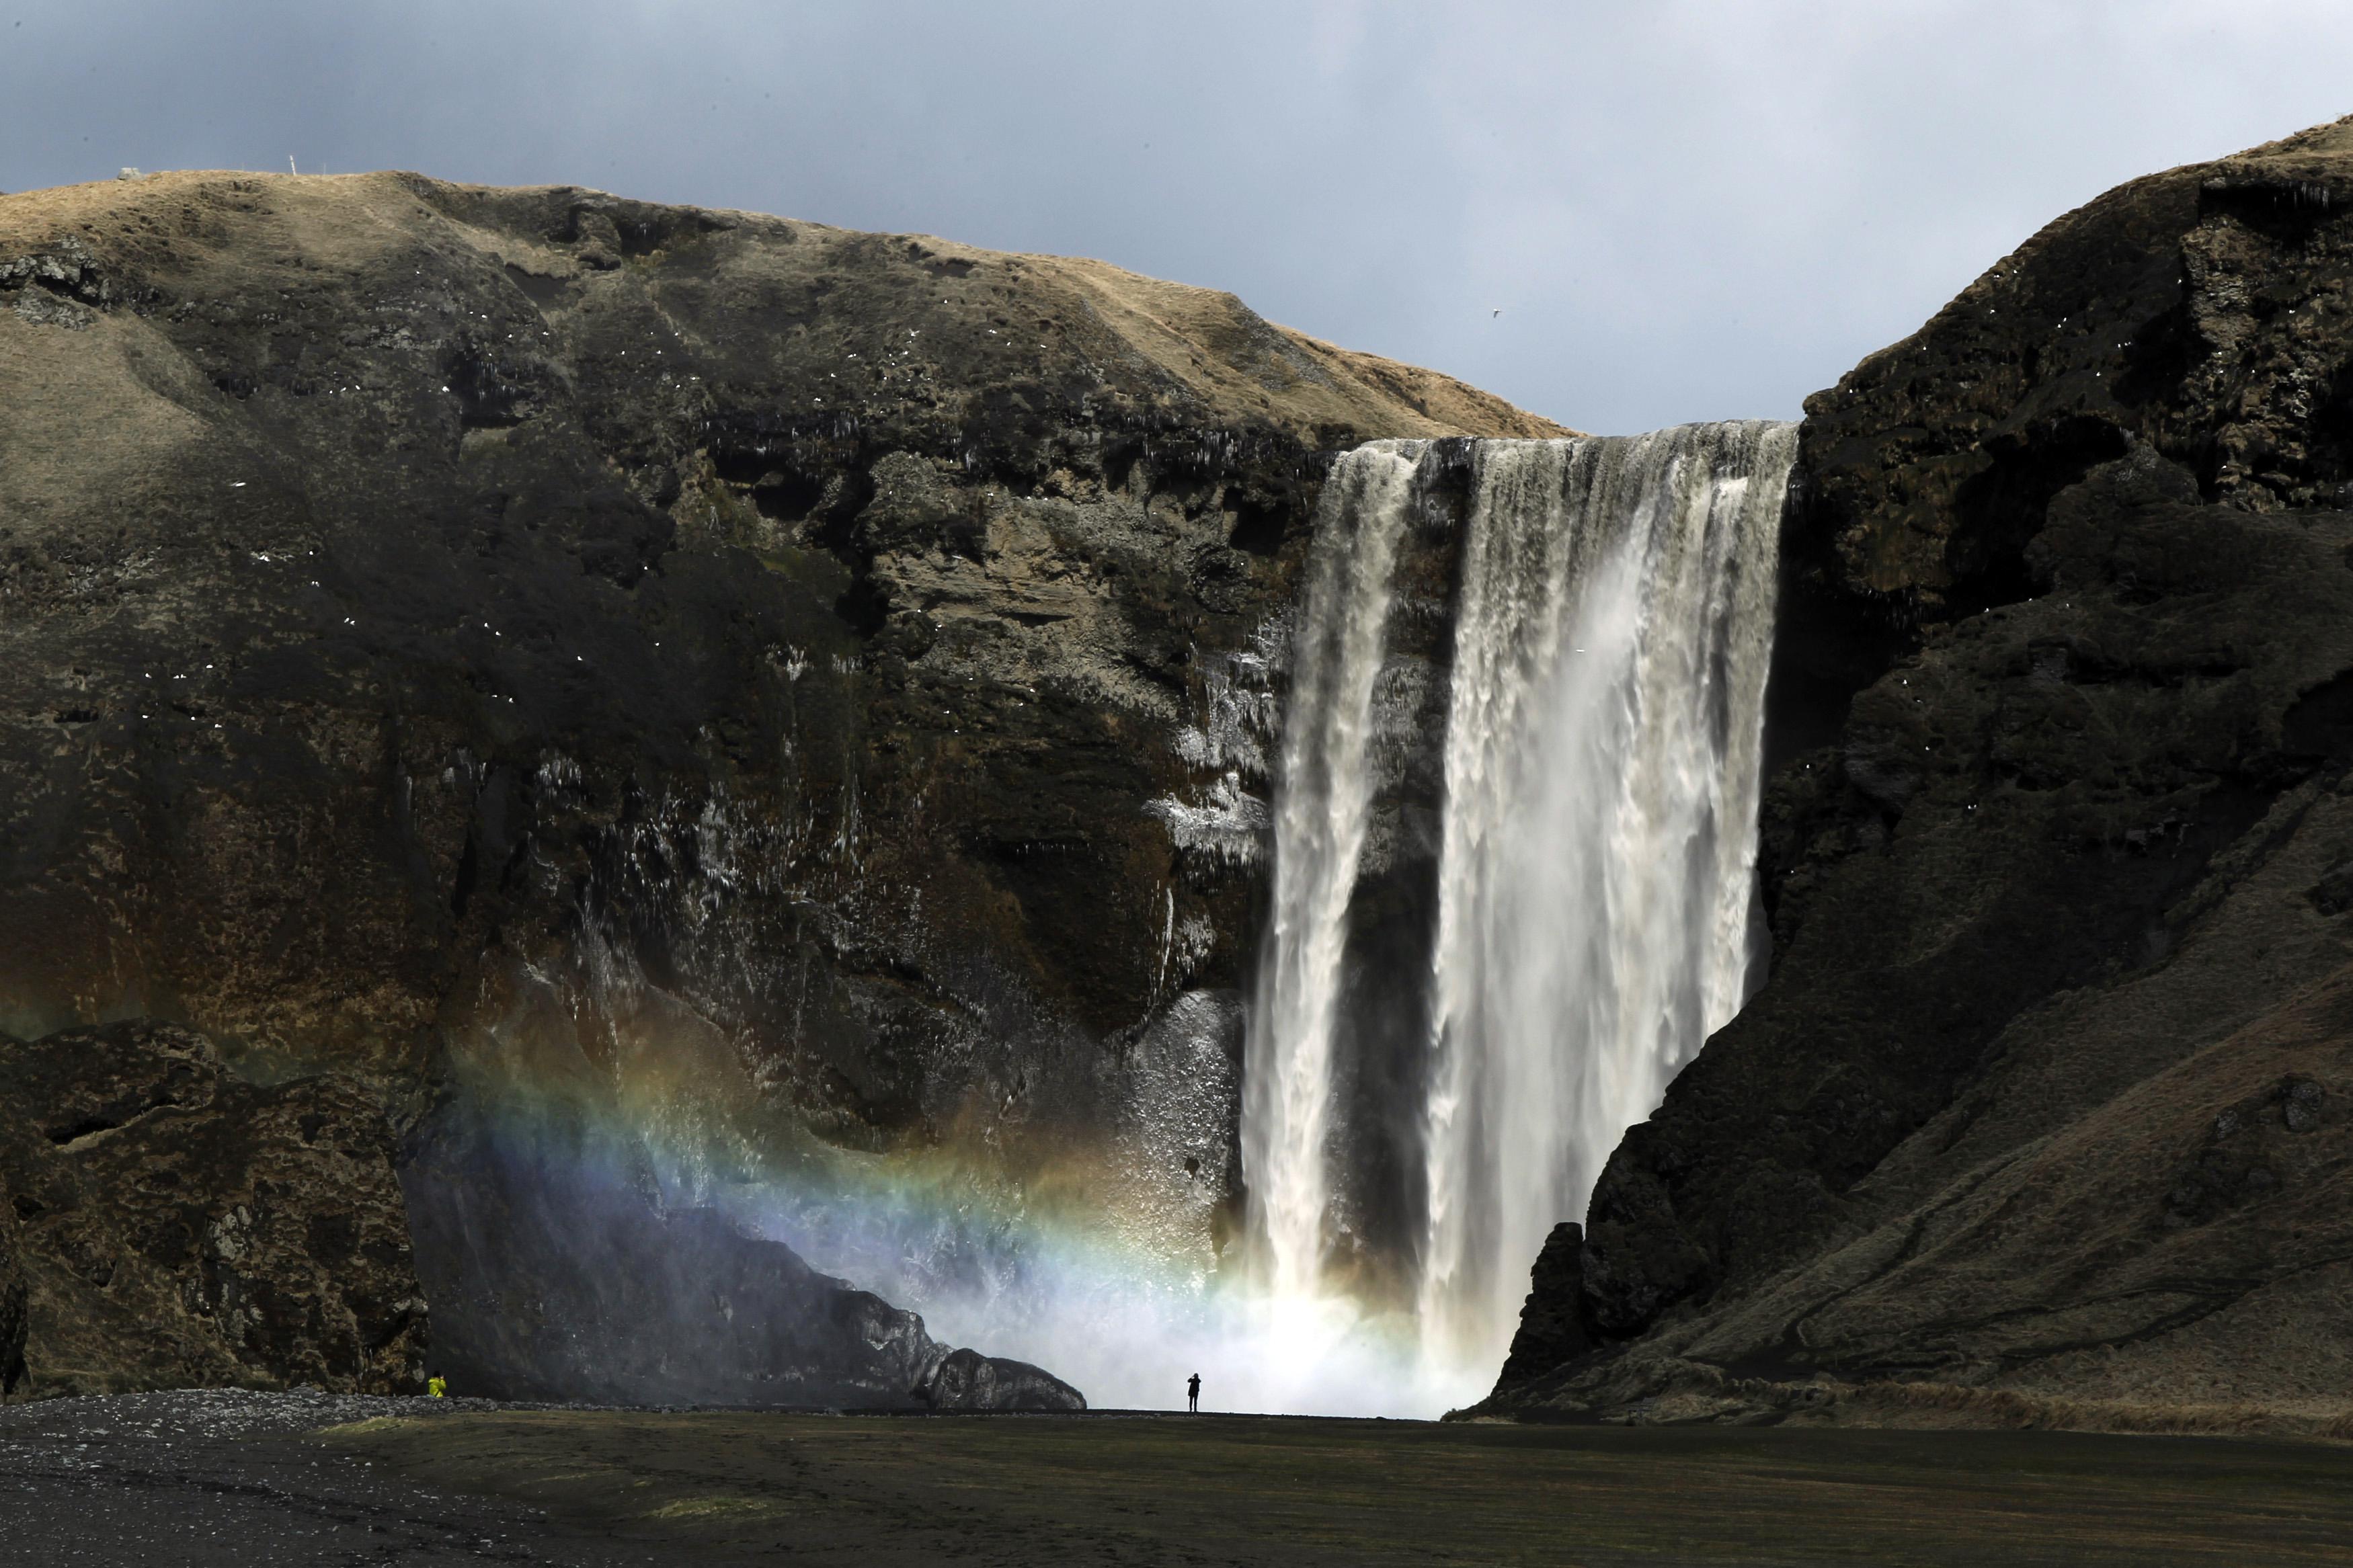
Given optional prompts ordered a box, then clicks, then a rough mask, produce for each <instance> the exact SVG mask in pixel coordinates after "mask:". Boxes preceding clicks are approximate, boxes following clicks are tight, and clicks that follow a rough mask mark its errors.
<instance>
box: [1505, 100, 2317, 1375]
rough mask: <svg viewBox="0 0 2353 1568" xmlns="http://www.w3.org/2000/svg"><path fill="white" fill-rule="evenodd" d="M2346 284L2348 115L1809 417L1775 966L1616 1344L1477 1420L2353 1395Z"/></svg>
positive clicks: (1768, 868)
mask: <svg viewBox="0 0 2353 1568" xmlns="http://www.w3.org/2000/svg"><path fill="white" fill-rule="evenodd" d="M2348 280H2353V122H2340V123H2339V124H2337V125H2333V126H2327V127H2323V128H2321V129H2320V130H2318V131H2315V132H2306V134H2304V135H2302V136H2298V137H2295V138H2291V139H2289V140H2288V141H2286V142H2279V143H2276V144H2274V145H2272V146H2269V147H2265V148H2261V149H2257V150H2256V151H2254V152H2253V153H2247V154H2244V155H2242V156H2240V157H2237V158H2232V159H2226V160H2223V161H2222V162H2221V163H2214V164H2208V165H2200V166H2195V167H2190V168H2186V169H2179V170H2175V171H2172V172H2169V173H2168V174H2159V175H2155V176H2152V177H2150V178H2148V179H2146V180H2141V181H2137V182H2135V183H2133V184H2128V185H2126V186H2123V187H2121V188H2119V189H2118V190H2116V191H2115V192H2112V193H2110V194H2109V195H2105V196H2103V197H2102V198H2100V199H2099V200H2098V201H2095V202H2094V203H2092V204H2091V205H2088V206H2086V207H2084V208H2083V209H2082V210H2081V211H2078V212H2076V213H2073V214H2070V215H2068V216H2066V217H2064V218H2062V219H2060V220H2059V221H2058V222H2057V223H2054V224H2053V225H2052V226H2050V227H2049V228H2047V229H2046V230H2044V231H2043V232H2042V234H2040V235H2038V236H2036V237H2034V238H2033V239H2032V240H2031V241H2030V242H2029V243H2028V244H2027V245H2026V246H2024V247H2022V248H2021V250H2020V251H2019V252H2018V253H2017V254H2016V255H2014V256H2012V257H2010V258H2007V259H2005V260H2004V261H2003V262H2001V263H2000V265H1999V266H1997V267H1995V268H1993V269H1992V270H1990V271H1989V272H1988V273H1987V274H1986V275H1985V276H1984V277H1983V278H1981V279H1978V282H1977V283H1975V284H1974V285H1972V286H1971V287H1970V289H1968V290H1967V291H1966V292H1965V293H1963V294H1962V295H1961V296H1960V298H1958V299H1957V300H1955V301H1954V302H1953V303H1952V304H1951V305H1950V306H1948V307H1947V309H1946V310H1943V311H1942V312H1940V313H1939V314H1938V315H1937V316H1936V318H1935V320H1933V321H1930V322H1929V323H1928V324H1927V325H1926V327H1924V328H1922V329H1921V331H1919V332H1918V333H1916V334H1915V335H1914V336H1913V337H1911V338H1908V339H1906V340H1905V341H1904V342H1900V343H1898V344H1895V345H1894V346H1893V347H1891V348H1889V349H1887V350H1885V351H1883V352H1882V353H1878V354H1875V355H1873V357H1872V358H1871V359H1869V360H1867V361H1865V362H1864V363H1862V365H1860V366H1858V367H1857V368H1856V370H1855V371H1854V372H1853V373H1852V374H1850V375H1849V376H1847V377H1846V378H1845V379H1844V380H1842V381H1841V383H1840V384H1839V385H1838V386H1837V387H1835V388H1833V389H1831V391H1829V392H1825V393H1822V394H1820V395H1817V396H1816V397H1814V398H1813V399H1811V400H1810V402H1809V404H1808V417H1807V421H1806V425H1805V427H1804V437H1803V439H1804V447H1803V458H1802V461H1801V473H1800V499H1799V502H1798V503H1797V505H1796V506H1795V507H1794V509H1793V511H1792V514H1791V518H1790V525H1789V528H1788V590H1787V592H1786V594H1785V602H1784V610H1783V627H1784V631H1783V637H1782V654H1783V658H1782V664H1781V667H1780V668H1779V669H1778V670H1777V674H1776V681H1777V707H1776V710H1775V714H1774V719H1773V722H1774V723H1775V725H1776V728H1777V731H1778V735H1779V738H1780V742H1781V745H1780V754H1781V756H1782V758H1783V763H1782V765H1781V767H1780V770H1779V772H1778V776H1777V779H1776V782H1775V784H1774V785H1773V789H1772V794H1771V796H1770V799H1769V801H1768V804H1767V810H1766V821H1765V828H1764V858H1765V867H1764V879H1765V880H1764V893H1765V900H1766V905H1767V910H1768V913H1769V916H1770V921H1771V925H1772V931H1773V937H1774V958H1773V963H1774V968H1773V973H1772V977H1771V980H1770V982H1769V983H1768V984H1767V986H1766V987H1765V989H1764V990H1763V991H1762V992H1761V993H1760V994H1758V995H1757V998H1756V999H1755V1000H1754V1001H1753V1002H1752V1003H1751V1004H1750V1005H1749V1006H1748V1008H1747V1010H1746V1012H1744V1013H1743V1014H1742V1016H1740V1017H1739V1018H1738V1019H1737V1020H1736V1021H1735V1022H1734V1023H1733V1024H1732V1025H1731V1026H1728V1027H1727V1028H1725V1030H1724V1031H1722V1032H1721V1033H1720V1034H1719V1035H1718V1036H1717V1037H1715V1039H1714V1040H1712V1041H1711V1042H1710V1043H1709V1045H1708V1047H1707V1048H1706V1050H1705V1051H1704V1054H1703V1055H1702V1056H1701V1057H1700V1058H1698V1059H1697V1061H1695V1062H1694V1064H1693V1066H1692V1067H1691V1068H1689V1069H1687V1070H1686V1071H1685V1072H1684V1073H1683V1076H1682V1077H1681V1078H1680V1079H1678V1080H1677V1081H1676V1083H1675V1084H1674V1086H1673V1088H1672V1090H1671V1091H1670V1092H1669V1094H1668V1096H1667V1100H1666V1103H1665V1104H1664V1106H1663V1107H1662V1109H1661V1110H1660V1111H1659V1112H1658V1114H1657V1115H1656V1116H1654V1117H1653V1118H1652V1119H1651V1121H1649V1122H1648V1123H1646V1124H1644V1125H1642V1126H1641V1127H1637V1128H1635V1129H1634V1130H1633V1131H1631V1132H1630V1133H1629V1135H1628V1136H1627V1138H1626V1140H1625V1142H1624V1143H1623V1144H1622V1146H1621V1147H1620V1149H1619V1150H1618V1152H1617V1153H1616V1154H1615V1156H1614V1157H1613V1159H1612V1160H1611V1162H1610V1164H1609V1170H1608V1172H1607V1173H1606V1174H1605V1176H1604V1178H1603V1180H1602V1183H1601V1184H1600V1187H1599V1191H1598V1192H1597V1193H1596V1194H1595V1197H1594V1201H1593V1205H1592V1207H1591V1210H1590V1213H1589V1215H1588V1244H1587V1248H1586V1252H1585V1255H1584V1267H1583V1269H1582V1276H1581V1279H1580V1280H1579V1281H1578V1283H1577V1297H1576V1301H1575V1310H1576V1312H1577V1317H1578V1319H1579V1321H1580V1322H1581V1323H1582V1325H1583V1326H1584V1327H1585V1328H1586V1329H1587V1330H1588V1331H1590V1332H1592V1333H1593V1334H1595V1335H1596V1336H1597V1337H1598V1338H1599V1340H1601V1341H1602V1342H1605V1346H1606V1348H1604V1349H1602V1350H1600V1351H1599V1352H1594V1353H1590V1354H1588V1355H1587V1356H1585V1357H1583V1358H1581V1359H1578V1360H1576V1361H1572V1362H1569V1363H1567V1364H1566V1365H1563V1366H1559V1367H1556V1369H1553V1370H1551V1371H1549V1372H1547V1373H1545V1374H1544V1375H1542V1376H1539V1377H1533V1378H1530V1377H1526V1376H1523V1377H1520V1378H1517V1379H1514V1380H1507V1381H1508V1382H1509V1383H1511V1384H1512V1385H1511V1386H1506V1387H1504V1388H1503V1389H1500V1390H1499V1391H1498V1394H1497V1396H1496V1398H1495V1400H1493V1402H1491V1405H1490V1406H1489V1407H1490V1408H1494V1409H1514V1408H1516V1409H1542V1410H1546V1411H1547V1412H1549V1413H1551V1414H1555V1415H1559V1414H1569V1413H1577V1412H1586V1413H1597V1414H1598V1413H1611V1412H1617V1413H1624V1412H1628V1411H1632V1412H1636V1413H1641V1412H1644V1411H1652V1412H1657V1413H1678V1414H1682V1415H1708V1416H1715V1417H1718V1418H1723V1417H1728V1416H1736V1415H1742V1414H1744V1413H1746V1414H1757V1413H1760V1412H1767V1411H1786V1410H1790V1409H1797V1408H1800V1407H1802V1406H1804V1405H1805V1403H1806V1400H1807V1399H1809V1398H1815V1397H1817V1395H1815V1394H1808V1395H1804V1396H1803V1397H1800V1394H1799V1393H1792V1392H1790V1391H1792V1390H1798V1391H1800V1393H1801V1392H1802V1389H1803V1387H1804V1386H1805V1385H1806V1384H1808V1383H1809V1380H1811V1379H1814V1378H1816V1377H1827V1378H1830V1379H1832V1380H1846V1381H1854V1382H1867V1381H1871V1380H1883V1379H1898V1380H1922V1379H1926V1380H1933V1381H1936V1382H1941V1383H1945V1384H1961V1385H1968V1386H1976V1387H1979V1388H1989V1389H2001V1390H2014V1391H2019V1392H2021V1394H2052V1393H2067V1394H2078V1395H2084V1396H2087V1397H2093V1398H2116V1399H2130V1400H2140V1401H2157V1402H2163V1401H2166V1400H2169V1399H2170V1400H2182V1399H2192V1400H2204V1401H2208V1402H2224V1403H2227V1402H2229V1401H2232V1400H2239V1401H2252V1402H2255V1403H2268V1404H2272V1405H2295V1404H2298V1403H2300V1402H2310V1401H2314V1400H2325V1399H2328V1398H2340V1399H2341V1397H2342V1390H2343V1389H2344V1388H2345V1387H2346V1386H2347V1385H2348V1374H2353V1345H2348V1342H2347V1341H2346V1340H2345V1338H2344V1336H2343V1334H2342V1331H2341V1328H2340V1327H2339V1326H2338V1325H2339V1324H2341V1321H2342V1314H2341V1310H2339V1308H2338V1307H2337V1305H2335V1303H2336V1302H2337V1300H2338V1299H2339V1296H2340V1295H2341V1293H2342V1292H2343V1291H2344V1290H2345V1289H2348V1288H2353V1272H2348V1270H2353V1221H2348V1217H2347V1216H2348V1215H2353V1208H2348V1203H2347V1200H2348V1197H2353V1186H2348V1171H2353V1131H2348V1130H2347V1129H2348V1125H2353V1124H2348V1123H2346V1122H2345V1121H2342V1120H2341V1119H2340V1117H2339V1116H2338V1113H2337V1110H2336V1109H2334V1108H2337V1107H2338V1106H2340V1105H2341V1104H2342V1103H2343V1102H2344V1100H2345V1097H2346V1096H2347V1095H2348V1094H2353V1014H2348V1013H2347V1012H2346V1011H2345V1000H2344V999H2345V995H2346V990H2347V987H2348V984H2353V971H2348V969H2347V962H2348V956H2353V926H2348V924H2347V923H2346V922H2347V917H2348V910H2353V904H2348V900H2346V899H2345V898H2344V897H2343V896H2342V893H2341V889H2340V888H2339V884H2340V882H2342V881H2343V880H2344V874H2343V873H2342V872H2341V871H2340V870H2339V867H2340V866H2341V865H2342V863H2343V862H2344V861H2345V859H2346V857H2347V855H2348V850H2353V793H2348V791H2353V783H2349V782H2348V772H2347V766H2348V762H2353V695H2348V694H2353V553H2348V552H2353V512H2348V511H2347V510H2340V509H2341V508H2342V507H2344V506H2345V505H2346V503H2347V501H2348V490H2347V487H2348V484H2353V447H2348V444H2347V442H2346V440H2345V437H2344V430H2345V427H2346V420H2347V416H2348V403H2347V398H2348V395H2353V314H2348V310H2347V309H2346V300H2345V290H2346V289H2347V286H2348ZM1823 742H1827V743H1823ZM1727 1390H1731V1392H1726V1391H1727ZM1776 1390H1778V1391H1780V1392H1778V1393H1777V1392H1775V1391H1776ZM1678 1401H1680V1403H1677V1402H1678Z"/></svg>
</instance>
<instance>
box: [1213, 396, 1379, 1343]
mask: <svg viewBox="0 0 2353 1568" xmlns="http://www.w3.org/2000/svg"><path fill="white" fill-rule="evenodd" d="M1422 445H1423V444H1422V443H1420V442H1391V441H1380V442H1375V443H1374V444H1373V445H1371V446H1369V447H1360V448H1358V449H1357V450H1356V451H1354V452H1351V453H1349V454H1348V455H1346V456H1345V457H1344V458H1341V459H1340V461H1339V463H1338V464H1337V465H1336V466H1335V468H1334V469H1333V471H1332V475H1331V478H1330V479H1328V480H1327V481H1326V483H1325V485H1324V501H1323V505H1322V509H1321V510H1320V512H1319V514H1318V516H1317V519H1316V529H1315V539H1314V544H1313V545H1312V546H1311V556H1310V560H1309V563H1308V581H1307V598H1306V604H1305V605H1304V606H1303V613H1302V615H1301V617H1300V619H1299V622H1298V625H1297V627H1296V629H1295V630H1294V631H1293V637H1292V649H1291V655H1292V687H1291V701H1290V707H1289V710H1288V713H1287V716H1286V719H1285V721H1284V725H1283V736H1282V763H1281V769H1282V771H1281V773H1280V774H1279V775H1278V777H1279V779H1280V781H1281V787H1280V790H1279V792H1278V794H1277V796H1276V807H1275V820H1274V841H1275V845H1276V852H1275V861H1274V897H1273V905H1272V910H1271V922H1270V928H1269V931H1268V934H1267V942H1266V951H1265V954H1264V957H1263V960H1262V962H1261V967H1260V972H1259V984H1258V994H1257V1005H1256V1006H1255V1007H1254V1008H1253V1010H1252V1014H1251V1025H1250V1031H1249V1034H1248V1035H1247V1036H1246V1037H1245V1045H1244V1056H1243V1064H1242V1073H1243V1079H1242V1081H1243V1104H1242V1167H1243V1169H1244V1170H1245V1171H1246V1172H1248V1173H1250V1175H1249V1178H1248V1179H1249V1180H1250V1184H1251V1186H1252V1189H1253V1191H1254V1192H1256V1193H1257V1194H1259V1195H1258V1199H1257V1203H1256V1217H1257V1230H1258V1239H1259V1240H1260V1242H1261V1246H1262V1247H1263V1248H1264V1253H1265V1257H1264V1258H1263V1262H1264V1264H1265V1266H1266V1267H1267V1268H1268V1269H1269V1279H1270V1282H1271V1285H1272V1287H1273V1289H1274V1292H1275V1294H1276V1295H1278V1296H1281V1297H1295V1296H1303V1295H1311V1294H1313V1293H1314V1285H1315V1279H1316V1275H1317V1272H1318V1264H1319V1260H1320V1258H1321V1256H1322V1251H1323V1227H1324V1206H1325V1201H1326V1193H1327V1191H1328V1188H1327V1185H1326V1182H1325V1175H1326V1168H1325V1159H1326V1150H1325V1148H1324V1142H1325V1139H1326V1137H1327V1135H1328V1131H1329V1128H1330V1125H1331V1109H1332V1104H1331V1101H1332V1096H1331V1078H1332V1047H1333V1026H1334V1023H1335V1015H1336V1003H1337V1001H1338V997H1339V991H1340V960H1341V955H1342V951H1343V949H1344V948H1345V943H1346V937H1347V920H1348V895H1349V893H1350V892H1351V891H1352V890H1353V889H1355V887H1356V864H1357V861H1358V859H1359V858H1361V857H1362V855H1363V852H1364V845H1365V824H1366V810H1367V808H1368V807H1369V806H1370V805H1371V802H1372V785H1371V777H1370V767H1369V763H1370V757H1369V752H1370V740H1371V730H1372V707H1373V686H1374V682H1375V681H1376V680H1377V679H1378V678H1379V676H1380V669H1381V649H1382V646H1383V642H1384V637H1383V633H1384V630H1385V628H1386V627H1387V625H1388V612H1389V599H1390V587H1389V569H1390V566H1391V564H1392V563H1393V562H1394V560H1395V558H1396V553H1397V542H1398V533H1399V532H1401V531H1402V530H1403V528H1404V523H1405V517H1406V511H1407V509H1408V507H1409V503H1410V500H1411V497H1412V485H1413V475H1414V464H1415V460H1416V459H1417V458H1419V456H1420V454H1421V451H1422Z"/></svg>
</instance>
